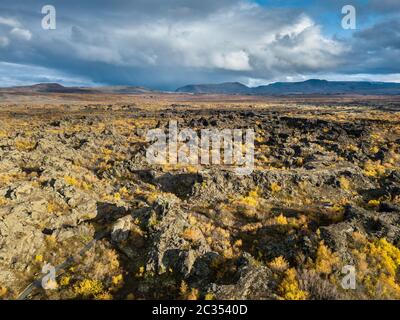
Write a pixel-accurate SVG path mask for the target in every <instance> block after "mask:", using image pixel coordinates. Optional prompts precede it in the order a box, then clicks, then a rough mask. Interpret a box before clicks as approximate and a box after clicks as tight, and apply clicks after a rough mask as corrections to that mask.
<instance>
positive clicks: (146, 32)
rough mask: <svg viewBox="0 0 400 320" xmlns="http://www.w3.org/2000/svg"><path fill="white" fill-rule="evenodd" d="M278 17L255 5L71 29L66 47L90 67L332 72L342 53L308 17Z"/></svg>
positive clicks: (239, 5)
mask: <svg viewBox="0 0 400 320" xmlns="http://www.w3.org/2000/svg"><path fill="white" fill-rule="evenodd" d="M279 13H280V14H278V13H277V12H274V11H273V10H266V9H265V8H263V7H261V6H259V5H256V4H254V3H253V4H250V3H247V4H243V3H239V4H237V5H235V6H231V7H229V8H224V9H223V10H222V9H221V10H217V11H215V12H212V13H210V14H209V15H207V16H206V17H202V18H201V19H185V20H175V19H174V18H173V17H165V18H163V19H158V20H151V19H149V21H150V22H146V23H143V20H140V22H135V21H136V20H135V19H130V20H129V21H125V22H124V23H122V25H123V27H113V24H112V23H109V24H107V26H106V27H103V26H101V25H99V26H93V25H92V26H91V28H84V27H82V26H80V27H79V28H78V27H73V29H72V33H71V35H70V36H69V39H63V41H64V42H65V44H66V45H67V46H68V47H69V48H70V49H71V50H72V51H73V52H74V54H75V55H76V56H77V57H79V58H80V59H83V60H87V61H93V62H104V63H108V64H113V65H118V66H130V67H135V66H138V67H143V66H146V65H148V66H162V67H165V66H166V67H176V68H179V67H181V68H198V69H204V70H212V69H215V70H219V69H222V70H226V71H232V72H246V73H253V74H254V76H255V77H260V76H265V75H271V74H272V75H273V74H275V73H279V72H301V71H313V70H315V69H324V68H332V67H334V66H336V65H337V64H338V63H339V60H338V59H337V58H336V57H338V56H340V54H341V53H342V52H343V51H344V49H343V47H342V46H341V45H340V44H339V43H338V42H337V41H335V40H332V39H329V38H327V37H325V36H324V35H323V34H322V31H321V28H320V27H319V26H318V25H316V24H315V23H314V21H313V20H312V19H311V18H310V17H308V16H306V15H304V14H301V15H298V14H297V13H294V12H291V11H288V12H279ZM285 14H287V15H289V16H286V15H285ZM99 34H100V35H101V37H100V36H99ZM78 40H79V41H78ZM68 52H70V51H69V50H68Z"/></svg>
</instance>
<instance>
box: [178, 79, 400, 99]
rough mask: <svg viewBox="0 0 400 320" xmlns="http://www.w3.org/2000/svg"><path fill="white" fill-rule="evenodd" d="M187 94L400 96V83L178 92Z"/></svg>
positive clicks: (233, 86) (228, 86)
mask: <svg viewBox="0 0 400 320" xmlns="http://www.w3.org/2000/svg"><path fill="white" fill-rule="evenodd" d="M176 92H185V93H208V94H217V93H220V94H251V95H294V94H371V95H395V94H400V83H392V82H367V81H327V80H318V79H311V80H307V81H303V82H275V83H272V84H269V85H266V86H259V87H255V88H250V87H247V86H245V85H243V84H241V83H238V82H235V83H222V84H204V85H189V86H185V87H182V88H179V89H177V90H176Z"/></svg>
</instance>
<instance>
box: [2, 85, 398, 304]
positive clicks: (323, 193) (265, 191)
mask: <svg viewBox="0 0 400 320" xmlns="http://www.w3.org/2000/svg"><path fill="white" fill-rule="evenodd" d="M399 111H400V98H399V97H368V96H326V97H318V96H313V97H275V98H268V97H254V98H253V97H250V96H218V95H198V96H195V95H184V94H181V95H178V94H176V95H172V94H171V95H162V94H138V95H91V94H81V95H79V94H64V95H61V94H46V95H40V94H30V95H23V94H18V95H15V94H11V93H7V94H2V95H1V96H0V298H1V299H17V298H24V299H278V300H279V299H290V300H292V299H399V298H400V269H399V266H400V249H399V248H400V247H399V246H400V224H399V222H400V155H399V149H400V113H399ZM171 119H172V120H176V121H177V122H178V124H179V126H182V127H188V128H191V129H194V130H201V129H207V128H218V129H230V128H232V129H233V128H239V129H246V128H252V129H254V131H255V133H256V137H255V167H254V171H253V172H252V173H251V175H248V176H237V175H235V174H234V173H233V172H232V170H231V168H229V167H227V166H218V165H209V166H202V165H199V166H194V165H190V166H185V165H182V164H180V165H152V164H149V163H148V162H147V161H146V148H147V147H148V144H149V142H148V141H146V139H145V135H146V132H147V131H148V130H151V129H154V128H167V127H168V122H169V121H170V120H171ZM46 265H47V266H49V265H50V266H54V267H55V268H56V274H55V278H54V279H53V280H51V281H50V282H51V283H49V284H48V285H49V289H47V290H44V289H43V288H42V286H41V277H42V276H43V275H44V274H43V272H42V271H43V267H44V266H46ZM344 266H353V267H354V269H355V271H356V272H355V277H356V279H355V283H356V286H355V288H354V289H350V290H348V289H345V288H343V286H342V279H343V278H344V276H345V274H343V273H342V269H343V267H344Z"/></svg>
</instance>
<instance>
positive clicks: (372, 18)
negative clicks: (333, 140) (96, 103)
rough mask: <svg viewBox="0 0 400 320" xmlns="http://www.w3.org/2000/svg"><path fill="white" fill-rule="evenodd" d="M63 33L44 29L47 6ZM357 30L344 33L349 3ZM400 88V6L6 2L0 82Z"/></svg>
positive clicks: (329, 1) (357, 0)
mask: <svg viewBox="0 0 400 320" xmlns="http://www.w3.org/2000/svg"><path fill="white" fill-rule="evenodd" d="M47 4H50V5H53V6H54V7H55V8H56V13H57V16H56V19H57V20H56V22H57V27H56V30H44V29H43V28H42V24H41V20H42V18H43V16H44V15H43V14H42V13H41V10H42V7H43V6H44V5H47ZM347 4H351V5H353V6H354V7H355V8H356V10H357V11H356V13H357V29H356V30H345V29H343V28H342V24H341V20H342V17H343V14H342V12H341V11H342V7H343V6H344V5H347ZM308 78H324V79H330V80H373V81H396V82H400V1H399V0H346V1H342V0H298V1H296V0H287V1H284V0H258V1H256V0H113V1H109V0H92V1H89V0H86V1H84V0H79V1H78V0H69V1H65V0H45V1H38V0H29V1H25V0H1V2H0V86H12V85H24V84H32V83H37V82H59V83H62V84H64V85H90V86H93V85H120V84H127V85H143V86H147V87H151V88H157V89H165V90H172V89H176V88H177V87H179V86H181V85H185V84H189V83H217V82H224V81H240V82H242V83H244V84H247V85H251V86H255V85H259V84H265V83H270V82H274V81H298V80H303V79H308Z"/></svg>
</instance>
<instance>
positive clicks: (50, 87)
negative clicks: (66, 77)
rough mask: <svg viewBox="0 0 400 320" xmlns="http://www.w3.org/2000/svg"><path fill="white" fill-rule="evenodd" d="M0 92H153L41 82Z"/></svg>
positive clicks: (8, 88) (132, 87)
mask: <svg viewBox="0 0 400 320" xmlns="http://www.w3.org/2000/svg"><path fill="white" fill-rule="evenodd" d="M0 92H7V93H27V94H29V93H82V94H85V93H86V94H87V93H91V94H96V93H97V94H138V93H150V92H153V91H152V90H150V89H146V88H143V87H136V86H109V87H64V86H62V85H61V84H58V83H39V84H34V85H32V86H19V87H7V88H0Z"/></svg>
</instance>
